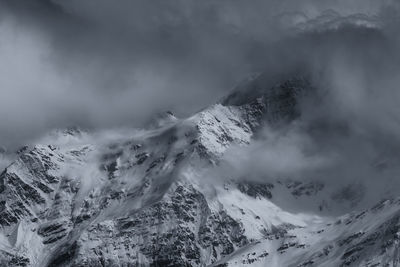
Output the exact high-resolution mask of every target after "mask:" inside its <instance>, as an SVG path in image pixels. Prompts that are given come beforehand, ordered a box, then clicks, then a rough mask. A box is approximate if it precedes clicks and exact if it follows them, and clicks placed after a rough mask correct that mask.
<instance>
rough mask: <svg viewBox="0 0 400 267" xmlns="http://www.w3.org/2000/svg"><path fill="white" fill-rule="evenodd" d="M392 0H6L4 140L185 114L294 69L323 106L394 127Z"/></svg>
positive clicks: (0, 28) (1, 72) (1, 15)
mask: <svg viewBox="0 0 400 267" xmlns="http://www.w3.org/2000/svg"><path fill="white" fill-rule="evenodd" d="M395 2H396V1H372V0H371V1H368V0H358V1H348V0H341V1H339V0H337V1H327V0H306V1H287V0H280V1H277V0H276V1H275V0H271V1H264V0H263V1H261V0H254V1H240V0H221V1H217V0H204V1H198V0H196V1H195V0H171V1H165V0H154V1H148V0H119V1H115V0H69V1H65V0H0V59H1V60H0V90H1V97H0V144H2V145H4V146H6V147H13V146H17V145H20V144H22V143H24V142H26V141H27V140H29V139H30V138H34V137H37V136H38V135H40V134H42V133H44V132H46V131H48V130H49V129H52V128H54V127H66V126H70V125H81V126H83V127H87V128H106V127H114V126H121V125H123V126H140V125H142V124H143V123H144V122H145V121H147V120H148V119H149V118H150V117H151V116H152V115H153V114H154V113H157V112H160V111H164V110H172V111H174V112H175V113H177V114H178V115H180V116H185V115H187V114H190V113H191V112H194V111H196V110H198V109H200V108H202V107H204V106H208V105H209V104H211V103H213V102H215V101H216V99H218V98H220V97H222V96H224V95H225V94H227V92H229V90H230V89H231V88H232V87H233V86H234V85H235V84H236V83H238V82H239V81H240V80H242V79H243V78H244V77H247V76H248V75H249V74H252V73H254V72H260V71H262V72H268V73H271V74H272V73H281V72H289V71H291V70H293V69H299V68H300V69H304V70H307V71H308V72H311V73H312V74H313V76H314V77H315V80H316V83H318V84H319V85H321V87H324V88H326V90H328V92H329V93H328V94H329V99H330V101H329V102H327V103H326V105H325V108H324V109H322V110H321V113H322V114H326V115H327V116H328V117H329V116H334V117H335V118H345V119H346V120H350V119H351V120H353V121H354V123H355V124H357V125H360V126H359V127H360V128H363V127H371V128H373V129H375V130H376V131H384V132H385V133H390V134H393V135H395V134H397V132H398V122H399V120H398V119H399V118H398V115H397V114H400V113H399V112H398V105H397V103H398V102H397V101H398V100H399V99H398V98H399V92H398V89H397V87H398V84H400V83H399V81H398V79H399V77H400V76H399V75H397V74H398V70H399V66H400V63H399V54H398V51H399V50H398V48H399V46H398V44H399V42H398V41H399V40H398V36H399V34H398V29H397V28H398V27H397V25H398V22H399V18H398V14H399V12H398V11H399V9H398V8H399V7H398V4H396V3H395ZM311 114H312V113H311ZM310 116H311V115H310ZM368 129H369V128H368Z"/></svg>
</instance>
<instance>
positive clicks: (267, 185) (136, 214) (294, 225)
mask: <svg viewBox="0 0 400 267" xmlns="http://www.w3.org/2000/svg"><path fill="white" fill-rule="evenodd" d="M269 83H270V81H265V77H263V76H262V75H261V76H257V77H255V78H253V79H250V80H249V81H247V82H246V83H244V84H243V85H240V86H239V87H238V88H237V89H236V90H235V91H234V92H233V93H232V94H231V95H229V96H228V97H226V98H225V99H223V100H222V101H221V102H220V103H217V104H214V105H212V106H210V107H208V108H205V109H204V110H201V111H200V112H198V113H196V114H194V115H193V116H191V117H189V118H184V119H177V118H175V117H174V116H173V114H172V113H170V112H169V113H167V114H166V115H165V116H159V118H158V119H157V121H156V122H153V123H152V124H151V127H149V128H148V129H146V130H143V129H140V130H139V129H138V130H118V131H117V130H115V131H103V132H96V133H89V132H85V131H82V130H79V129H76V128H71V129H67V130H59V131H54V132H52V133H50V134H49V135H48V136H46V137H44V138H43V140H42V141H41V142H38V143H37V144H34V145H31V146H27V147H24V148H22V149H20V150H19V151H18V152H17V153H16V155H15V156H16V158H17V159H16V160H15V161H13V162H12V163H11V164H10V165H8V166H7V168H5V170H4V171H3V172H2V173H1V175H0V225H1V230H0V265H1V266H397V265H398V264H399V261H398V259H399V253H400V252H399V250H398V246H399V240H400V229H399V228H400V200H399V199H391V200H386V201H382V202H380V203H379V204H377V205H376V206H374V207H372V208H370V209H366V210H364V211H356V212H353V213H349V214H346V215H340V216H339V217H337V216H334V215H333V214H334V212H333V211H335V209H336V208H337V207H339V206H341V205H342V206H343V205H348V206H349V207H352V209H354V210H357V203H358V202H359V201H360V199H361V198H362V194H361V193H360V192H359V191H360V190H361V189H362V187H357V186H356V187H355V188H354V185H349V186H346V187H344V188H341V190H340V191H338V192H336V193H335V194H333V193H332V189H331V188H327V186H326V185H325V184H324V183H323V182H321V181H313V180H306V179H302V180H293V179H290V178H287V179H282V178H279V179H276V180H266V181H263V180H257V181H253V180H240V179H239V180H237V179H233V178H232V177H227V176H225V175H223V173H222V174H221V173H220V172H213V171H212V170H213V169H216V168H218V167H219V164H220V161H221V158H222V157H223V155H224V153H225V152H226V150H227V149H228V148H230V147H231V146H233V145H235V146H247V145H249V144H251V143H252V142H253V140H254V139H255V138H256V136H257V131H258V130H259V129H260V128H261V127H262V126H263V125H264V124H270V125H274V124H279V123H289V122H290V121H293V120H295V119H296V118H298V117H299V116H301V114H300V109H299V101H300V99H301V98H302V97H304V96H305V95H307V94H309V93H310V92H313V91H314V90H316V89H315V88H313V86H312V85H311V83H310V82H309V81H308V79H306V78H304V77H295V78H290V79H284V80H283V82H282V81H281V82H278V83H276V84H275V85H273V86H267V87H266V86H265V85H266V84H269ZM211 174H212V175H211ZM216 174H219V175H216ZM343 203H344V204H343ZM302 205H304V206H307V209H304V210H299V209H296V208H295V207H299V206H302ZM330 211H332V213H330Z"/></svg>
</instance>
